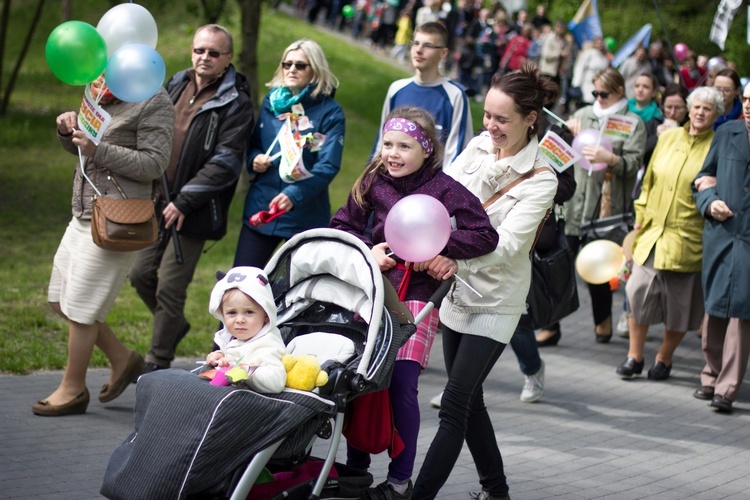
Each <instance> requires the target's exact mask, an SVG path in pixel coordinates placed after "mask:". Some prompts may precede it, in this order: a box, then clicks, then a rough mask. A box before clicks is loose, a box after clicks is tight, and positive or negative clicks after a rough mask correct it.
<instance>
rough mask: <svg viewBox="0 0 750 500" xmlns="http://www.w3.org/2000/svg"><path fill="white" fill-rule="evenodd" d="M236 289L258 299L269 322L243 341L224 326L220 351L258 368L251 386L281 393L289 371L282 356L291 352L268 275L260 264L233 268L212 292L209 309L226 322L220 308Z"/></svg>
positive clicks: (219, 334)
mask: <svg viewBox="0 0 750 500" xmlns="http://www.w3.org/2000/svg"><path fill="white" fill-rule="evenodd" d="M233 288H237V289H239V290H241V291H242V292H243V293H244V294H245V295H247V296H248V297H250V298H252V299H253V300H255V301H256V302H257V303H258V305H260V306H261V307H262V308H263V310H264V311H265V312H266V315H268V323H266V324H265V325H263V328H261V330H260V331H259V332H258V333H257V334H256V335H255V336H254V337H253V338H251V339H248V340H239V339H236V338H234V337H232V334H231V333H230V332H229V331H228V330H227V329H226V328H222V329H221V330H219V331H218V332H216V334H215V335H214V342H216V344H217V345H218V346H219V350H220V351H221V352H222V353H223V354H224V356H226V357H227V358H230V359H231V360H233V361H232V362H233V363H236V364H237V365H239V366H241V367H243V368H245V369H247V368H248V367H256V368H255V371H253V372H252V374H251V375H250V377H249V379H248V381H247V383H248V385H249V386H250V387H251V388H252V389H254V390H256V391H258V392H265V393H278V392H281V391H283V390H284V386H285V385H286V370H285V369H284V365H283V364H282V363H281V357H282V356H284V354H286V353H287V350H286V346H285V345H284V341H283V340H282V339H281V334H280V332H279V329H278V328H276V304H275V303H274V300H273V294H272V293H271V286H270V285H269V284H268V277H266V274H265V273H264V272H263V270H262V269H259V268H257V267H235V268H233V269H230V270H229V272H227V274H226V276H224V277H223V278H222V279H221V280H220V281H219V282H217V283H216V285H215V286H214V289H213V291H212V292H211V299H210V302H209V305H208V310H209V312H210V313H211V314H212V315H213V316H214V317H216V318H217V319H219V320H220V321H223V317H222V314H221V310H220V307H219V306H220V305H221V300H222V298H223V297H224V293H226V292H227V291H228V290H231V289H233Z"/></svg>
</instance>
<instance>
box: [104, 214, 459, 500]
mask: <svg viewBox="0 0 750 500" xmlns="http://www.w3.org/2000/svg"><path fill="white" fill-rule="evenodd" d="M265 271H266V273H267V274H268V277H269V280H270V284H271V288H272V290H273V295H274V300H275V303H276V307H277V326H278V327H279V329H280V331H281V334H282V337H283V338H284V341H285V343H286V344H287V345H290V346H291V345H292V344H294V343H297V344H304V346H305V349H306V351H305V352H302V353H303V354H306V353H312V354H317V355H318V359H319V361H321V364H322V367H323V369H325V370H326V372H327V373H328V374H329V381H328V383H327V384H326V385H325V386H324V387H321V388H319V389H320V390H319V391H317V392H307V391H298V390H293V389H285V390H284V392H282V393H281V394H272V395H269V394H260V393H257V392H254V391H251V390H249V389H245V388H238V387H216V386H210V385H209V384H208V383H207V382H206V381H205V380H202V379H201V378H200V377H197V376H195V375H194V374H191V373H189V372H186V371H182V370H160V371H156V372H153V373H150V374H148V375H144V376H143V377H141V378H140V379H139V381H138V387H137V391H136V407H135V432H134V433H133V434H131V436H129V437H128V438H127V439H126V440H125V442H123V443H122V444H121V445H120V446H119V447H118V448H117V449H116V450H115V452H114V453H113V454H112V457H111V458H110V462H109V464H108V466H107V470H106V472H105V477H104V483H103V486H102V489H101V493H102V494H103V495H105V496H106V497H108V498H123V499H125V498H128V499H132V498H138V499H143V500H145V499H149V498H154V499H164V498H180V499H183V498H227V497H230V496H231V498H232V499H241V498H242V499H244V498H246V497H247V495H248V492H249V491H250V489H251V488H252V486H253V485H254V483H255V482H256V480H257V479H258V477H259V476H260V475H261V473H262V472H263V471H264V468H265V467H266V465H267V464H269V462H271V461H275V462H279V461H281V462H283V463H286V464H287V465H294V464H298V463H301V462H304V461H305V460H306V459H307V458H309V453H310V450H311V448H312V444H313V443H314V441H315V439H316V438H317V437H320V438H324V439H329V440H330V443H329V446H328V450H327V453H326V456H325V457H324V460H323V465H322V467H321V469H320V473H319V475H318V477H317V479H316V480H315V481H314V485H310V487H309V488H307V491H305V492H304V493H303V495H304V496H301V497H299V496H298V497H297V498H309V499H317V498H320V495H321V492H322V491H323V488H324V486H325V483H326V480H327V478H328V475H329V472H330V471H331V468H332V466H333V465H334V459H335V456H336V452H337V449H338V446H339V442H340V440H341V435H342V429H343V425H344V410H345V408H346V405H347V403H348V402H349V401H351V400H352V399H353V398H356V397H357V396H360V395H362V394H366V393H368V392H373V391H378V390H381V389H384V388H387V387H388V385H389V383H390V376H391V373H392V369H393V364H394V362H395V359H396V353H397V351H398V349H399V347H401V345H403V343H404V342H405V341H406V339H407V338H408V337H409V336H410V335H412V334H413V333H414V331H415V329H416V327H415V322H416V323H418V322H419V320H420V318H422V317H424V315H426V314H427V312H429V310H430V309H431V308H432V307H434V305H435V304H436V303H437V301H438V300H442V296H443V295H444V294H445V293H446V292H447V289H448V287H447V286H445V287H442V288H443V289H442V290H440V291H439V292H438V293H436V294H435V296H434V297H433V300H432V301H431V304H429V305H428V307H426V308H425V310H424V311H423V312H422V314H420V316H418V317H417V319H416V320H414V319H413V318H412V317H411V315H410V314H409V312H408V310H407V309H406V308H405V307H401V306H402V304H401V303H400V302H398V298H397V297H396V294H395V291H394V290H393V288H392V287H391V286H390V284H389V283H387V282H385V283H386V284H387V286H384V281H383V279H382V276H381V274H380V270H379V268H378V264H377V262H376V261H375V259H374V258H373V257H372V254H371V252H370V249H369V248H368V247H367V246H366V245H364V244H363V243H362V242H361V241H360V240H359V239H357V238H355V237H354V236H352V235H349V234H347V233H344V232H342V231H337V230H333V229H315V230H310V231H306V232H304V233H301V234H299V235H297V236H295V237H294V238H292V239H290V240H289V241H288V242H287V243H286V244H284V245H283V246H282V247H281V248H280V249H279V250H278V251H277V252H276V253H275V255H274V256H273V257H272V259H271V261H270V262H269V263H268V265H267V266H266V269H265ZM447 284H448V283H447ZM386 304H388V306H386ZM311 350H313V351H315V350H316V351H317V352H310V351H311ZM295 353H296V352H295ZM324 359H325V360H327V361H324ZM284 498H289V496H288V495H287V496H285V497H284Z"/></svg>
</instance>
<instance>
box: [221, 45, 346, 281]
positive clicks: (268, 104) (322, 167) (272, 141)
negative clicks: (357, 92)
mask: <svg viewBox="0 0 750 500" xmlns="http://www.w3.org/2000/svg"><path fill="white" fill-rule="evenodd" d="M337 85H338V79H337V78H336V77H335V76H334V75H333V73H332V72H331V70H330V69H329V67H328V61H327V60H326V57H325V55H324V54H323V49H321V48H320V45H318V44H317V43H315V42H313V41H312V40H307V39H301V40H297V41H296V42H294V43H292V44H291V45H290V46H289V47H287V48H286V50H284V54H283V56H282V57H281V61H280V63H279V67H278V68H277V69H276V73H274V75H273V78H272V79H271V81H270V82H268V83H267V84H266V86H267V87H271V91H270V92H269V93H268V95H267V96H266V97H265V99H264V100H263V103H262V105H261V109H260V116H259V118H258V122H257V124H256V126H255V131H254V132H253V135H252V138H251V141H250V152H249V155H248V164H247V169H248V171H249V172H250V175H251V178H252V179H253V180H252V183H251V185H250V189H249V190H248V192H247V197H246V198H245V209H244V213H243V216H242V220H243V225H242V230H241V232H240V237H239V242H238V244H237V251H236V253H235V257H234V265H235V266H255V267H260V268H263V267H264V266H265V265H266V262H267V261H268V259H269V258H270V257H271V255H272V254H273V251H274V250H275V249H276V246H277V245H278V244H279V242H281V241H282V240H286V239H289V238H291V237H292V236H294V235H295V234H297V233H299V232H302V231H305V230H307V229H312V228H316V227H328V221H329V220H330V218H331V203H330V200H329V197H328V185H329V184H330V183H331V181H332V180H333V178H334V177H335V176H336V174H338V172H339V169H340V168H341V155H342V152H343V149H344V111H343V110H342V109H341V106H340V105H339V104H338V103H337V102H336V101H335V100H334V99H333V95H334V93H335V92H336V86H337ZM282 127H283V128H284V130H282ZM280 132H281V134H280ZM285 133H290V135H291V134H293V135H294V137H295V140H294V141H293V142H294V143H296V146H291V147H290V146H289V145H288V141H284V134H285ZM279 139H280V140H279ZM282 145H284V148H283V150H282ZM300 148H301V149H300ZM298 154H299V155H300V156H298ZM289 157H292V158H293V161H292V162H291V163H293V165H292V166H294V167H295V168H294V170H293V171H291V172H290V171H288V170H286V169H284V168H283V167H282V160H283V159H284V158H289ZM297 158H299V162H297V161H296V159H297ZM287 163H290V162H287Z"/></svg>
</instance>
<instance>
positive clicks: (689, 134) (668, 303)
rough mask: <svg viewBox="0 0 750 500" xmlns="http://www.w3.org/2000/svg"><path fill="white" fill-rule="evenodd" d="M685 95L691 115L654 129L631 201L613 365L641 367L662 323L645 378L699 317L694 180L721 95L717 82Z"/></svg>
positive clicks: (658, 373)
mask: <svg viewBox="0 0 750 500" xmlns="http://www.w3.org/2000/svg"><path fill="white" fill-rule="evenodd" d="M687 103H688V109H689V112H688V115H689V117H690V119H689V120H688V123H686V124H685V126H683V127H677V128H672V129H670V130H668V131H666V132H664V133H662V135H661V136H660V137H659V141H658V142H657V144H656V149H655V150H654V154H653V155H652V157H651V162H650V163H649V166H648V170H647V171H646V176H645V177H644V179H643V191H642V192H641V195H640V196H639V197H638V199H637V200H636V202H635V215H636V224H635V229H636V230H637V231H638V234H637V235H636V237H635V241H634V243H633V261H634V264H633V274H632V275H631V276H630V279H629V280H628V284H627V288H626V295H627V299H628V300H627V302H628V306H629V310H628V314H629V330H630V347H629V349H628V355H627V358H626V359H625V361H624V362H623V363H622V364H621V365H620V366H619V367H618V368H617V374H618V375H619V376H620V377H621V378H623V379H630V378H633V377H634V376H635V375H640V374H641V372H642V371H643V365H644V361H645V360H644V352H643V351H644V346H645V343H646V334H647V333H648V327H649V325H654V324H658V323H663V324H664V338H663V340H662V343H661V346H660V348H659V351H658V352H657V353H656V359H655V361H654V364H653V366H651V368H650V369H649V370H648V378H649V379H651V380H666V379H668V378H669V376H670V373H671V371H672V356H673V354H674V352H675V350H676V349H677V346H678V345H679V344H680V342H681V341H682V338H683V337H684V336H685V332H687V331H688V330H697V329H698V327H699V326H700V323H701V319H702V318H703V293H702V291H701V282H700V276H701V259H702V256H703V245H702V243H701V237H702V232H703V216H702V215H701V213H700V212H699V211H698V209H697V208H696V205H695V200H694V199H693V191H692V184H693V180H694V179H695V176H696V175H697V174H698V172H699V171H700V169H701V167H702V166H703V161H704V160H705V158H706V155H707V154H708V150H709V148H710V146H711V140H712V139H713V137H714V132H713V130H712V129H711V125H713V123H714V121H715V120H716V117H717V116H719V115H720V114H721V113H722V112H723V111H724V99H723V97H722V95H721V93H720V92H718V91H717V90H716V89H715V88H711V87H698V88H697V89H695V90H694V91H693V92H692V93H691V94H690V96H689V97H688V100H687Z"/></svg>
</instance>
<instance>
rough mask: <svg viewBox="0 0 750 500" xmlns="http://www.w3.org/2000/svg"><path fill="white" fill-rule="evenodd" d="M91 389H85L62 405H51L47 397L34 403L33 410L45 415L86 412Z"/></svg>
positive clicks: (57, 415)
mask: <svg viewBox="0 0 750 500" xmlns="http://www.w3.org/2000/svg"><path fill="white" fill-rule="evenodd" d="M89 400H90V396H89V390H88V389H84V390H83V392H82V393H80V394H79V395H78V396H76V397H74V398H73V399H71V400H70V401H68V402H67V403H64V404H61V405H51V404H49V401H47V400H46V399H42V400H40V401H37V402H36V403H34V404H33V405H32V407H31V411H33V412H34V414H36V415H41V416H43V417H61V416H63V415H80V414H83V413H86V408H88V406H89Z"/></svg>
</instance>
